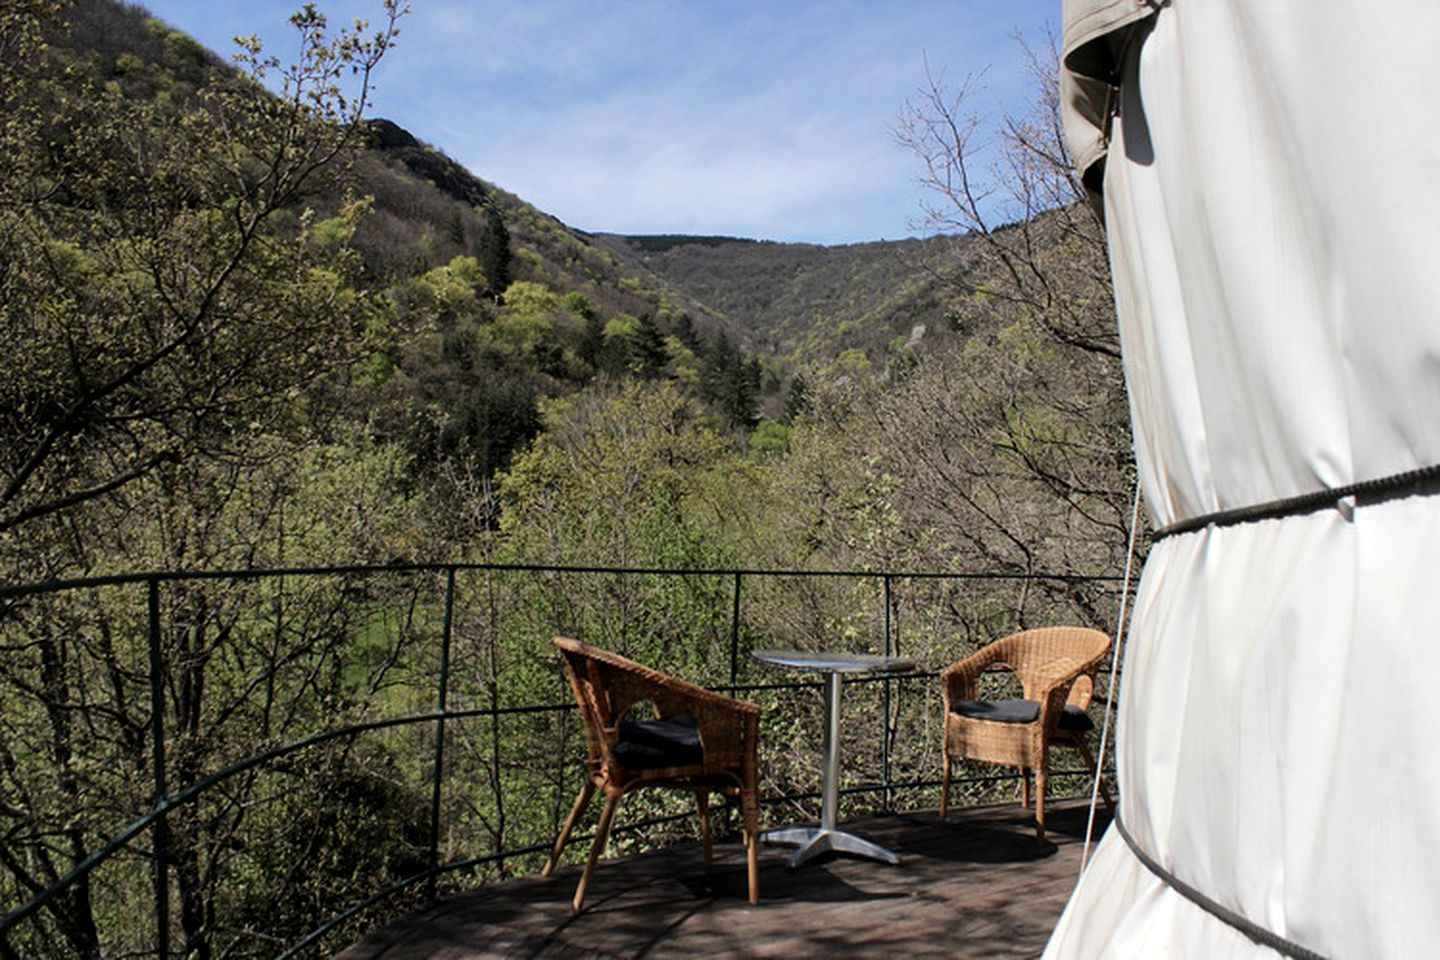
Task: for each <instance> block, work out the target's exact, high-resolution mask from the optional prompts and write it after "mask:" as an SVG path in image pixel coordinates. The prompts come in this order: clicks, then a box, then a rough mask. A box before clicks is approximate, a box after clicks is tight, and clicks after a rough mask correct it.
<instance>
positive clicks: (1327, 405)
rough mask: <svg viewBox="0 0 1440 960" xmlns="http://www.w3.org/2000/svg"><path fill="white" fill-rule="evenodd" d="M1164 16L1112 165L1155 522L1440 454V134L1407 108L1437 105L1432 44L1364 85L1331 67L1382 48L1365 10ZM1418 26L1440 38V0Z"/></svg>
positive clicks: (1439, 83)
mask: <svg viewBox="0 0 1440 960" xmlns="http://www.w3.org/2000/svg"><path fill="white" fill-rule="evenodd" d="M1156 24H1157V26H1156V28H1155V30H1154V31H1153V32H1152V33H1151V34H1150V35H1149V36H1148V37H1147V39H1146V41H1145V43H1144V45H1143V46H1142V47H1140V48H1138V51H1137V50H1134V49H1132V53H1131V59H1132V60H1133V61H1134V62H1133V63H1132V64H1131V65H1130V66H1129V67H1128V69H1130V70H1131V71H1133V75H1134V77H1135V80H1134V82H1131V83H1127V84H1124V85H1123V86H1124V89H1123V91H1122V94H1121V112H1122V117H1121V119H1120V120H1119V121H1118V122H1117V128H1116V139H1115V152H1116V153H1117V154H1119V155H1121V156H1123V162H1119V161H1118V160H1116V159H1114V158H1112V163H1111V166H1112V167H1118V169H1117V170H1114V171H1113V172H1112V171H1109V170H1107V181H1108V182H1109V186H1108V187H1107V193H1108V192H1109V191H1111V190H1123V191H1125V193H1126V196H1124V197H1120V198H1115V199H1114V201H1113V202H1111V203H1109V204H1108V207H1109V209H1108V210H1107V223H1111V224H1112V225H1111V227H1110V229H1111V232H1112V234H1114V235H1117V237H1118V235H1119V234H1122V233H1123V234H1126V236H1125V237H1124V239H1117V240H1116V244H1117V248H1118V249H1116V250H1114V251H1112V252H1113V254H1114V256H1113V267H1114V273H1115V282H1116V295H1117V301H1118V306H1119V312H1120V316H1121V325H1122V343H1124V345H1125V347H1126V349H1127V350H1129V349H1130V348H1131V346H1132V344H1133V345H1134V347H1135V350H1134V352H1133V354H1132V357H1131V359H1130V360H1128V361H1127V377H1128V379H1129V381H1130V383H1131V390H1132V413H1133V415H1134V419H1135V423H1136V428H1137V436H1136V441H1137V448H1138V451H1137V452H1138V455H1139V457H1140V459H1141V461H1142V464H1144V465H1145V466H1146V471H1145V476H1144V479H1145V484H1146V486H1145V492H1146V497H1147V505H1148V507H1149V509H1150V511H1151V519H1152V522H1153V523H1155V524H1156V525H1157V526H1165V525H1167V524H1169V523H1172V522H1174V521H1176V520H1181V519H1185V518H1188V517H1193V516H1199V515H1203V514H1207V513H1212V512H1215V511H1217V510H1226V509H1234V508H1238V507H1244V506H1250V505H1252V504H1256V503H1265V502H1269V501H1272V500H1276V499H1281V498H1285V497H1290V496H1295V495H1298V494H1303V493H1307V492H1311V491H1314V490H1317V489H1321V488H1324V487H1331V486H1340V485H1344V484H1348V483H1352V482H1355V481H1359V480H1367V479H1373V478H1377V477H1384V476H1388V475H1391V474H1394V473H1400V472H1403V471H1406V470H1412V469H1416V468H1419V467H1424V466H1428V465H1430V464H1434V463H1440V417H1436V416H1433V415H1432V411H1433V410H1435V409H1437V408H1440V376H1437V373H1440V343H1437V338H1436V337H1435V335H1434V328H1435V323H1434V317H1435V313H1436V310H1437V304H1440V270H1437V269H1435V268H1434V266H1433V264H1432V263H1431V262H1430V261H1431V260H1432V259H1433V254H1434V251H1436V250H1437V249H1440V190H1437V189H1435V187H1434V184H1436V183H1437V182H1440V129H1437V127H1436V126H1435V125H1434V124H1423V123H1415V122H1413V121H1414V118H1413V117H1411V116H1409V115H1408V112H1407V108H1406V106H1405V105H1406V104H1413V103H1416V102H1440V100H1436V99H1432V98H1440V74H1437V72H1436V71H1434V70H1433V69H1431V68H1430V60H1431V56H1430V55H1431V52H1432V51H1431V50H1430V49H1429V48H1428V47H1427V45H1426V44H1424V43H1419V42H1412V43H1409V44H1401V45H1399V47H1398V49H1396V50H1395V51H1394V52H1392V51H1390V50H1387V51H1386V53H1385V54H1384V57H1393V58H1395V59H1402V60H1403V59H1405V58H1406V57H1408V58H1410V71H1409V73H1410V74H1412V75H1414V77H1415V80H1414V82H1413V83H1406V82H1405V81H1404V80H1403V76H1404V75H1405V71H1398V70H1393V69H1392V70H1390V71H1388V72H1387V73H1386V74H1384V75H1382V78H1381V79H1382V80H1385V79H1387V78H1388V80H1389V82H1390V83H1391V84H1393V86H1392V88H1390V89H1380V90H1373V89H1370V88H1368V87H1367V88H1363V89H1362V88H1360V87H1358V86H1357V85H1356V84H1355V83H1354V82H1353V81H1352V80H1351V79H1350V78H1348V77H1346V78H1344V79H1343V80H1341V81H1334V80H1327V78H1330V77H1333V76H1334V75H1336V74H1337V73H1343V72H1342V71H1335V70H1334V69H1333V58H1332V57H1331V56H1330V54H1331V53H1332V52H1333V51H1334V49H1335V47H1336V46H1337V45H1338V44H1339V43H1340V42H1341V38H1339V37H1336V36H1333V35H1332V34H1335V33H1340V34H1346V35H1348V36H1351V37H1354V36H1356V35H1357V31H1360V30H1361V27H1362V25H1365V26H1368V27H1369V32H1370V36H1371V37H1372V38H1373V39H1374V41H1375V42H1376V44H1377V49H1378V46H1379V45H1381V44H1382V43H1383V42H1384V41H1386V39H1387V38H1388V37H1389V36H1390V35H1391V34H1393V33H1394V31H1393V30H1377V28H1376V26H1375V21H1374V18H1367V17H1361V16H1356V17H1338V16H1337V17H1333V18H1323V17H1314V16H1311V17H1306V16H1301V15H1299V14H1298V12H1297V9H1296V8H1295V6H1294V5H1292V4H1285V3H1278V2H1277V3H1268V4H1263V5H1259V6H1258V7H1257V6H1256V5H1254V4H1243V3H1242V4H1231V3H1227V2H1223V0H1216V2H1212V3H1205V4H1196V3H1180V4H1178V5H1176V6H1174V7H1167V8H1165V9H1164V10H1162V11H1161V13H1160V14H1159V15H1158V16H1157V18H1156ZM1409 24H1410V27H1411V28H1412V29H1414V30H1415V31H1416V32H1418V33H1425V32H1426V28H1427V27H1428V28H1429V29H1430V35H1431V36H1440V8H1437V7H1434V6H1428V7H1426V8H1425V9H1424V10H1423V11H1419V12H1417V15H1416V16H1415V17H1414V18H1410V20H1409ZM1359 35H1361V36H1363V35H1364V34H1363V32H1362V33H1360V34H1359ZM1307 50H1309V51H1313V52H1314V57H1313V58H1312V59H1313V60H1316V61H1319V62H1311V60H1309V59H1306V58H1305V57H1304V56H1302V55H1301V54H1302V52H1303V51H1307ZM1379 56H1380V55H1378V54H1377V57H1379ZM1382 58H1383V57H1382ZM1377 102H1378V104H1377ZM1412 109H1413V108H1412ZM1377 113H1378V114H1381V115H1385V114H1388V115H1385V116H1383V118H1381V119H1379V120H1378V122H1373V123H1372V122H1371V120H1370V119H1367V122H1366V127H1367V134H1366V136H1365V137H1362V138H1356V137H1353V136H1351V135H1350V134H1349V132H1348V129H1347V125H1346V124H1343V123H1337V122H1336V116H1337V115H1338V116H1342V117H1343V116H1356V117H1360V116H1366V117H1368V118H1372V119H1374V118H1376V115H1377ZM1117 217H1118V218H1120V219H1121V222H1120V223H1112V220H1114V219H1115V218H1117ZM1126 301H1128V302H1126ZM1142 365H1143V366H1142ZM1187 368H1189V369H1188V370H1187ZM1141 381H1146V382H1141Z"/></svg>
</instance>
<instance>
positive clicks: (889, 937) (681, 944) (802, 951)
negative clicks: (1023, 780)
mask: <svg viewBox="0 0 1440 960" xmlns="http://www.w3.org/2000/svg"><path fill="white" fill-rule="evenodd" d="M1087 809H1088V808H1087V805H1086V803H1085V801H1083V800H1069V801H1058V802H1055V803H1054V804H1053V806H1052V807H1051V809H1049V810H1047V817H1046V819H1047V832H1048V834H1049V835H1048V836H1047V838H1046V841H1045V842H1040V841H1037V840H1036V839H1035V837H1034V821H1033V820H1032V819H1031V814H1030V812H1029V811H1026V810H1023V809H1021V808H1020V807H1019V806H1018V805H1006V806H1000V807H981V808H972V809H968V810H952V812H951V814H950V818H949V820H948V822H946V823H943V824H942V823H940V822H939V818H938V815H937V814H936V813H935V812H934V811H924V812H918V813H910V814H900V815H896V816H892V817H873V818H868V819H864V820H858V821H854V822H851V823H849V824H847V825H846V826H847V829H850V830H853V831H854V832H856V833H859V834H861V835H862V836H866V837H868V838H870V839H872V840H874V841H876V842H877V843H881V844H883V845H885V846H887V847H889V848H890V849H892V850H895V851H897V852H899V853H900V854H901V855H902V863H901V864H900V865H899V866H898V867H890V866H885V865H883V864H880V863H876V862H873V861H869V860H859V859H850V858H845V857H836V858H830V859H823V860H820V861H817V862H815V863H812V864H809V865H806V866H804V867H801V868H799V869H797V870H789V869H787V867H786V866H785V856H786V854H787V853H788V848H783V847H767V848H764V849H763V850H762V852H761V860H760V903H759V904H757V905H755V906H751V905H750V904H749V903H747V902H746V899H745V889H746V883H745V858H744V850H743V848H742V847H741V845H740V844H738V843H728V844H720V845H718V846H717V847H716V851H715V854H716V856H715V864H714V866H713V867H712V868H710V869H707V868H706V867H705V865H704V862H703V855H702V853H701V850H700V845H699V844H698V843H693V844H685V845H681V846H677V847H673V848H671V849H668V850H663V851H657V852H654V853H648V854H644V855H642V856H638V857H631V858H628V859H624V860H614V861H605V862H602V863H601V864H600V865H599V866H598V867H597V868H596V870H595V875H594V878H593V880H592V881H591V887H590V892H589V894H588V895H587V898H586V909H585V910H584V911H583V912H582V913H580V914H579V915H572V914H571V912H570V897H571V894H572V893H573V892H574V888H575V883H576V880H577V879H578V876H579V869H578V867H572V868H569V869H565V870H559V871H557V872H556V873H555V875H554V876H553V877H551V878H549V879H540V878H538V877H533V878H522V879H519V880H515V881H512V882H509V883H505V884H499V885H495V886H491V887H486V888H483V889H479V890H475V891H472V892H469V893H465V894H462V895H460V896H457V897H454V898H452V899H450V900H447V901H444V902H442V903H440V904H437V905H436V906H435V907H434V908H432V909H430V910H426V911H422V912H420V913H416V914H412V915H410V916H408V917H404V918H401V919H399V920H397V921H395V922H393V923H390V924H387V925H386V926H384V927H382V928H380V929H378V930H375V931H373V932H372V933H371V934H369V935H368V936H366V937H365V938H364V939H362V940H361V941H359V942H358V943H356V944H355V945H354V946H352V947H350V948H349V949H348V950H346V951H344V952H343V953H342V954H340V956H341V957H342V958H344V960H420V958H436V957H444V958H450V960H460V958H486V957H515V956H525V957H545V958H565V960H570V958H605V957H636V956H646V957H665V956H681V955H683V956H686V957H717V958H718V957H737V956H740V957H796V956H817V955H822V954H842V955H850V956H885V955H894V956H921V957H925V956H946V957H975V958H1006V957H1035V956H1038V955H1039V954H1040V952H1041V950H1043V949H1044V946H1045V942H1046V940H1047V939H1048V938H1049V935H1050V931H1051V929H1052V928H1053V927H1054V925H1055V923H1056V921H1057V920H1058V919H1059V917H1060V912H1061V911H1062V910H1063V909H1064V906H1065V901H1066V899H1067V898H1068V897H1069V894H1070V890H1071V888H1072V887H1073V886H1074V885H1075V879H1076V874H1077V872H1078V870H1079V863H1080V852H1081V846H1082V842H1083V838H1084V833H1085V819H1086V814H1087ZM1096 817H1097V821H1096V836H1097V837H1098V836H1099V833H1100V832H1101V831H1102V830H1103V829H1104V827H1105V826H1106V825H1107V824H1108V822H1109V819H1108V816H1107V815H1106V814H1105V812H1104V810H1103V809H1102V810H1100V811H1097V814H1096Z"/></svg>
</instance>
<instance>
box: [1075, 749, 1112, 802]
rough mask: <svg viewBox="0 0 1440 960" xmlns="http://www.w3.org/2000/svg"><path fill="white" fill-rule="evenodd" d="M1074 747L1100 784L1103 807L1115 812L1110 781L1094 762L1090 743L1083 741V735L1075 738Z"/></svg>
mask: <svg viewBox="0 0 1440 960" xmlns="http://www.w3.org/2000/svg"><path fill="white" fill-rule="evenodd" d="M1074 742H1075V748H1076V749H1077V750H1079V751H1080V756H1082V757H1084V758H1085V766H1086V767H1088V768H1089V770H1090V775H1091V776H1092V777H1094V778H1095V782H1096V783H1098V784H1099V785H1100V796H1101V798H1102V799H1103V800H1104V801H1105V808H1106V809H1107V810H1109V811H1110V812H1111V813H1112V814H1113V813H1114V812H1115V800H1114V798H1112V797H1111V796H1110V781H1108V780H1106V779H1105V774H1104V772H1103V771H1101V769H1100V767H1099V766H1098V765H1096V763H1095V755H1094V754H1092V753H1091V752H1090V745H1089V744H1087V743H1086V742H1085V738H1084V736H1077V737H1076V738H1075V741H1074Z"/></svg>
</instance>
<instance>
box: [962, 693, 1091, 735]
mask: <svg viewBox="0 0 1440 960" xmlns="http://www.w3.org/2000/svg"><path fill="white" fill-rule="evenodd" d="M950 709H951V711H953V712H955V713H958V714H960V716H962V717H969V718H970V719H972V720H989V721H991V722H992V723H1032V722H1033V721H1034V720H1035V718H1036V717H1038V716H1040V703H1039V702H1038V701H1036V700H956V701H955V702H954V703H952V704H950ZM1060 729H1061V730H1075V731H1080V732H1088V731H1090V730H1094V729H1095V722H1094V721H1093V720H1091V719H1090V715H1089V714H1088V713H1086V712H1085V711H1084V710H1081V709H1080V708H1079V707H1072V706H1070V705H1069V704H1066V705H1065V709H1064V711H1062V712H1061V714H1060Z"/></svg>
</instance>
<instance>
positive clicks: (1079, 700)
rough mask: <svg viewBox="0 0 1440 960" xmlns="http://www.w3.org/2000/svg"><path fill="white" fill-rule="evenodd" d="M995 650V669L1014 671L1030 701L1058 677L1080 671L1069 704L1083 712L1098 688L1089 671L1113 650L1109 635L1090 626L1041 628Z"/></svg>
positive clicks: (1003, 641)
mask: <svg viewBox="0 0 1440 960" xmlns="http://www.w3.org/2000/svg"><path fill="white" fill-rule="evenodd" d="M994 647H995V650H996V653H997V659H996V660H994V661H992V666H994V665H1003V666H1007V667H1009V668H1010V669H1012V670H1014V671H1015V675H1016V676H1017V677H1018V678H1019V679H1020V685H1021V686H1022V687H1023V688H1024V690H1025V698H1026V699H1027V700H1038V699H1040V691H1041V690H1043V689H1045V688H1046V687H1048V686H1050V685H1051V684H1052V683H1053V682H1054V681H1055V678H1056V677H1059V676H1064V675H1066V674H1072V673H1076V672H1079V673H1080V674H1081V675H1080V676H1079V677H1078V678H1076V680H1075V683H1074V684H1073V685H1072V686H1071V687H1070V690H1069V691H1068V693H1069V696H1068V698H1067V700H1066V702H1068V703H1070V704H1071V705H1072V706H1076V707H1079V708H1080V709H1082V710H1083V709H1085V707H1087V706H1089V704H1090V696H1091V694H1092V693H1093V692H1094V689H1095V684H1094V681H1093V680H1092V678H1091V676H1090V673H1089V671H1091V670H1093V669H1094V668H1095V666H1096V664H1098V663H1099V662H1100V660H1101V659H1102V658H1103V657H1104V656H1105V651H1107V650H1109V649H1110V636H1109V634H1105V633H1102V632H1100V631H1099V630H1091V629H1089V628H1088V627H1041V628H1039V629H1036V630H1023V631H1021V632H1020V633H1012V634H1010V635H1009V636H1008V637H1005V638H1003V639H1001V640H997V641H996V642H995V644H994Z"/></svg>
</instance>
